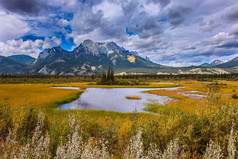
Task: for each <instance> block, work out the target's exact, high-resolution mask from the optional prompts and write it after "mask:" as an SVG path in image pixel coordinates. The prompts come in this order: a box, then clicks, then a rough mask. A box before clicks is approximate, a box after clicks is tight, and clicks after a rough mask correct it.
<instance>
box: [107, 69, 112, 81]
mask: <svg viewBox="0 0 238 159" xmlns="http://www.w3.org/2000/svg"><path fill="white" fill-rule="evenodd" d="M110 79H111V67H110V66H109V68H108V71H107V82H108V81H109V80H110Z"/></svg>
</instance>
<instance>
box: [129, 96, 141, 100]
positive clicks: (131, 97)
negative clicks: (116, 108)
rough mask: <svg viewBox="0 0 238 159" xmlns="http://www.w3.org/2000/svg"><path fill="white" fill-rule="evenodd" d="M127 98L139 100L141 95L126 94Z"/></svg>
mask: <svg viewBox="0 0 238 159" xmlns="http://www.w3.org/2000/svg"><path fill="white" fill-rule="evenodd" d="M126 98H127V99H135V100H139V99H141V97H140V96H126Z"/></svg>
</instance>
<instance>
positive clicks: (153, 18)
mask: <svg viewBox="0 0 238 159" xmlns="http://www.w3.org/2000/svg"><path fill="white" fill-rule="evenodd" d="M86 39H91V40H93V41H96V42H107V41H114V42H116V43H117V44H118V45H119V46H121V47H124V48H126V49H127V50H130V51H137V52H138V53H139V55H140V56H142V57H145V56H148V57H149V58H150V59H151V60H152V61H153V62H156V63H159V64H162V65H167V66H179V67H180V66H191V65H199V64H202V63H204V62H208V63H210V62H212V61H214V60H222V61H228V60H231V59H232V58H234V57H236V56H238V1H237V0H0V55H1V56H9V55H15V54H26V55H30V56H33V57H37V56H38V54H39V53H40V52H41V51H42V50H43V49H45V48H51V47H53V46H58V45H59V46H61V47H62V48H64V49H66V50H72V49H74V48H75V47H77V46H78V45H79V44H80V43H82V42H83V41H84V40H86Z"/></svg>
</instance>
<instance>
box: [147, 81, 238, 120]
mask: <svg viewBox="0 0 238 159" xmlns="http://www.w3.org/2000/svg"><path fill="white" fill-rule="evenodd" d="M167 82H168V81H167ZM169 82H172V83H177V84H179V85H180V88H178V89H176V90H151V91H149V92H150V93H153V94H157V95H162V96H168V97H170V98H174V99H179V100H171V101H169V102H168V103H166V104H165V105H166V106H168V107H174V108H179V109H180V110H181V111H184V112H190V113H195V114H200V115H201V114H202V111H203V110H204V109H206V107H208V101H207V99H206V98H201V99H190V98H189V97H188V96H184V95H182V94H181V93H184V92H188V91H198V92H193V94H202V95H204V96H205V97H206V95H207V93H208V91H209V89H208V87H207V85H208V84H211V83H214V82H201V81H169ZM216 82H218V87H219V88H220V89H219V90H218V92H217V94H218V95H220V96H221V99H220V100H221V102H222V103H227V102H229V103H234V104H238V100H237V99H232V98H231V96H232V95H233V94H237V95H238V82H234V81H216Z"/></svg>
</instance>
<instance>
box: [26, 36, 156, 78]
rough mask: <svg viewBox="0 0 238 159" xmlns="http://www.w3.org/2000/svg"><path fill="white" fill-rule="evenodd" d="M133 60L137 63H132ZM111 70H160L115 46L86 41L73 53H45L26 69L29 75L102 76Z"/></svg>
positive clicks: (62, 50)
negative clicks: (101, 74) (110, 68)
mask: <svg viewBox="0 0 238 159" xmlns="http://www.w3.org/2000/svg"><path fill="white" fill-rule="evenodd" d="M130 58H131V59H132V60H134V61H133V62H131V60H130ZM109 66H111V67H113V68H120V69H127V68H150V67H152V68H156V67H158V68H159V67H160V65H158V64H154V63H153V62H151V61H148V60H147V59H144V58H142V57H140V56H139V55H138V53H136V54H135V52H130V51H128V50H126V49H124V48H123V47H120V46H118V45H117V44H116V43H114V42H104V43H101V42H94V41H92V40H85V41H84V42H83V43H81V44H80V45H79V46H78V47H76V48H75V49H74V50H73V51H66V50H64V49H62V48H61V47H53V48H51V49H45V50H44V51H42V52H41V53H40V54H39V56H38V58H37V59H36V60H35V62H34V63H33V64H32V65H31V66H29V67H28V68H27V69H26V73H29V72H31V73H32V72H34V73H41V74H61V75H62V74H69V73H70V74H75V75H81V74H100V73H101V72H102V70H106V69H107V68H108V67H109Z"/></svg>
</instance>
